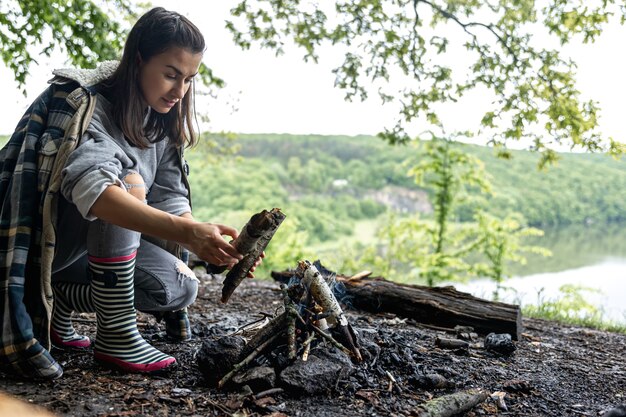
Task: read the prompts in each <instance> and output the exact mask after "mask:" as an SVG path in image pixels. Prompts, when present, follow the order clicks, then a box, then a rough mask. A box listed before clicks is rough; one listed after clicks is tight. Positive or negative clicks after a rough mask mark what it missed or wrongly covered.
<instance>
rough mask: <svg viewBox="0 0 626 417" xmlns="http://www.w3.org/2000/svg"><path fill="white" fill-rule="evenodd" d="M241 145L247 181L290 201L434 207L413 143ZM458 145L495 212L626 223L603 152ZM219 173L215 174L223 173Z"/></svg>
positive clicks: (615, 166)
mask: <svg viewBox="0 0 626 417" xmlns="http://www.w3.org/2000/svg"><path fill="white" fill-rule="evenodd" d="M238 143H239V144H240V145H241V150H240V152H239V156H240V157H241V162H240V163H239V164H237V168H236V170H237V171H238V172H239V173H240V174H242V175H243V172H249V176H246V177H247V179H248V180H249V181H251V180H252V179H253V178H254V182H256V183H258V184H259V185H260V188H263V187H262V184H264V183H266V182H267V181H270V182H271V183H272V184H273V185H272V188H273V193H275V194H277V195H281V196H282V197H283V198H285V199H287V200H299V201H303V200H304V201H306V200H307V199H310V198H311V196H314V195H317V196H318V198H321V197H322V196H325V197H328V196H332V197H333V198H334V199H336V198H348V199H352V198H353V199H356V200H359V201H362V200H363V199H366V200H370V201H371V202H372V203H375V204H376V205H379V204H384V205H387V206H392V205H396V206H399V207H401V208H402V209H401V210H400V211H405V212H406V211H423V212H428V211H429V210H428V209H429V204H428V201H427V194H425V192H426V193H427V192H428V190H421V189H420V188H419V187H418V186H416V185H415V184H414V183H413V180H412V178H409V177H407V175H406V172H407V171H408V167H409V166H410V162H409V164H407V160H409V159H411V160H413V161H417V160H418V159H419V156H420V152H421V151H420V150H419V149H416V148H415V147H412V146H390V145H387V144H386V143H385V142H383V141H382V140H380V139H378V138H376V137H371V136H357V137H348V136H318V135H308V136H294V135H261V134H259V135H239V141H238ZM457 146H459V147H462V148H463V149H464V150H465V151H466V152H468V153H470V154H472V155H474V156H476V157H478V158H480V159H481V160H482V161H483V162H484V163H485V165H486V169H487V172H488V173H489V174H490V175H491V177H492V183H493V185H494V191H495V193H494V195H493V196H492V197H490V198H488V199H486V200H484V201H482V202H480V203H475V204H480V205H482V206H483V207H484V208H486V209H487V210H489V211H491V212H494V213H498V214H504V213H506V212H509V211H512V210H515V211H519V212H521V213H522V214H524V216H525V217H526V218H527V220H528V221H529V222H530V224H532V225H535V226H546V225H563V224H583V223H592V222H602V223H606V222H621V221H624V220H626V199H624V198H623V197H622V192H623V190H624V189H626V166H625V165H624V163H623V162H620V161H616V160H614V159H612V158H610V157H608V156H605V155H599V154H561V160H560V161H559V162H558V163H557V165H555V166H552V167H550V168H549V169H548V170H547V171H539V170H538V168H537V162H538V155H537V154H534V153H531V152H527V151H512V154H513V159H512V160H503V159H499V158H497V157H496V156H495V155H494V152H493V150H492V149H491V148H488V147H483V146H477V145H468V144H461V143H459V144H458V145H457ZM194 156H195V155H194ZM229 167H230V169H235V168H234V165H233V163H232V162H226V163H225V164H224V165H223V166H221V167H220V170H225V171H224V173H223V174H224V175H225V174H226V172H228V170H229ZM252 167H256V168H254V169H251V168H252ZM213 168H217V167H213ZM218 171H219V170H218ZM218 171H214V172H213V174H212V175H216V176H221V175H222V173H220V172H218ZM231 175H232V174H231ZM222 181H226V183H228V180H227V179H226V178H222V179H221V180H220V182H222ZM233 186H235V187H237V185H234V184H233ZM228 189H229V188H228V187H226V188H225V189H224V191H226V190H228ZM250 191H251V192H252V194H254V191H253V190H250ZM258 191H261V190H258ZM226 192H227V191H226ZM394 196H395V199H394ZM407 196H411V197H409V198H408V199H407ZM202 200H204V201H206V200H205V199H204V198H203V199H202ZM399 200H404V203H400V202H399ZM206 202H207V203H208V201H206ZM201 204H202V203H201ZM376 211H377V210H376ZM470 212H471V210H470V208H469V207H460V208H459V211H458V219H459V220H461V221H463V220H470V214H469V213H470Z"/></svg>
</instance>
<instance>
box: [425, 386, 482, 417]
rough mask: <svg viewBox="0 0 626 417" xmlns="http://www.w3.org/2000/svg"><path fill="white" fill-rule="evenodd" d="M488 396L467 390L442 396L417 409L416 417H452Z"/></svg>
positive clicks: (480, 392)
mask: <svg viewBox="0 0 626 417" xmlns="http://www.w3.org/2000/svg"><path fill="white" fill-rule="evenodd" d="M488 396H489V395H488V394H487V393H486V392H483V391H479V390H467V391H460V392H455V393H454V394H448V395H444V396H441V397H438V398H435V399H432V400H430V401H428V402H425V403H423V404H421V405H419V406H418V407H417V410H416V411H417V415H418V417H452V416H456V415H458V414H461V413H463V412H465V411H468V410H470V409H472V408H474V407H475V406H476V405H478V404H480V403H481V402H483V401H485V400H486V399H487V397H488Z"/></svg>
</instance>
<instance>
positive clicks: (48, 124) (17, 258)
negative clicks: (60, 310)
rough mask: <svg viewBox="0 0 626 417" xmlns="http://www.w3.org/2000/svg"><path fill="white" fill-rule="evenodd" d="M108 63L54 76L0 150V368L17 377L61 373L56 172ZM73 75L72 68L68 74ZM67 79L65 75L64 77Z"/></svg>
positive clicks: (79, 133)
mask: <svg viewBox="0 0 626 417" xmlns="http://www.w3.org/2000/svg"><path fill="white" fill-rule="evenodd" d="M116 65H117V64H116V63H112V62H105V63H103V64H102V65H101V66H100V67H99V68H98V69H96V70H83V71H80V70H78V71H77V72H76V74H77V76H76V77H73V78H68V77H67V75H68V73H67V72H65V73H64V72H63V71H60V72H55V74H56V75H57V77H56V78H54V79H53V80H51V83H52V84H51V85H50V87H48V89H46V90H45V91H44V92H43V93H42V94H41V95H40V96H39V97H38V98H37V99H36V100H35V101H34V102H33V103H32V105H31V106H30V107H29V108H28V110H27V111H26V113H25V114H24V116H23V117H22V119H21V120H20V122H19V123H18V125H17V128H16V130H15V132H14V133H13V135H12V136H11V138H10V139H9V141H8V143H7V144H6V145H5V146H4V147H3V148H2V150H0V167H1V170H0V201H1V202H2V206H1V208H0V325H1V326H2V327H1V330H2V331H1V333H0V367H1V368H2V369H3V370H4V371H11V372H13V373H18V374H20V375H22V376H28V377H39V378H47V379H51V378H56V377H59V376H61V374H62V373H63V371H62V368H61V366H60V365H59V364H58V363H57V362H56V361H55V360H54V359H53V358H52V356H50V353H49V352H48V350H49V349H50V340H49V325H50V316H51V313H52V303H53V295H52V287H51V275H52V259H53V257H54V247H55V241H56V236H55V229H54V226H55V224H56V217H57V202H58V196H59V187H60V184H61V170H62V169H63V167H64V165H65V162H66V160H67V158H68V156H69V154H70V153H71V152H72V151H73V150H74V149H75V147H76V146H77V143H78V141H79V139H80V138H81V137H82V135H83V133H84V131H85V130H86V129H87V126H88V125H89V121H90V120H91V116H92V115H93V110H94V107H95V103H96V94H95V93H96V92H95V89H94V88H93V86H94V85H95V84H97V83H98V82H100V81H102V80H103V79H105V78H107V77H108V76H110V75H111V73H112V72H113V70H114V69H115V66H116ZM74 71H76V70H74ZM70 77H71V74H70Z"/></svg>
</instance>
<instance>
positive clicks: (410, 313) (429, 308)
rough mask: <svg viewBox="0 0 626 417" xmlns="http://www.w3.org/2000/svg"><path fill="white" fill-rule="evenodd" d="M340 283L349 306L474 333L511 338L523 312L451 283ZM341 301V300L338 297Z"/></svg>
mask: <svg viewBox="0 0 626 417" xmlns="http://www.w3.org/2000/svg"><path fill="white" fill-rule="evenodd" d="M292 276H293V272H291V271H286V272H275V271H272V278H274V279H275V280H277V281H279V282H287V281H288V280H289V279H290V278H291V277H292ZM336 279H337V281H338V282H341V283H343V285H344V289H345V296H346V297H347V298H348V299H349V300H350V307H351V308H354V309H359V310H363V311H368V312H371V313H376V314H377V313H393V314H396V315H398V316H400V317H406V318H409V319H413V320H415V321H417V322H418V323H423V324H425V325H434V326H437V327H440V328H445V329H450V330H452V329H454V328H455V326H459V325H461V326H471V327H473V328H474V330H475V331H476V332H477V333H481V334H485V335H486V334H488V333H491V332H493V333H509V334H510V335H511V337H512V338H513V340H519V338H520V336H521V334H522V329H523V327H522V313H521V310H520V307H519V306H518V305H513V304H506V303H501V302H496V301H488V300H484V299H481V298H478V297H474V296H473V295H471V294H467V293H464V292H461V291H457V290H456V289H454V287H426V286H421V285H408V284H399V283H395V282H391V281H387V280H385V279H384V278H381V277H366V278H360V279H349V277H345V276H342V275H337V278H336ZM340 301H341V300H340Z"/></svg>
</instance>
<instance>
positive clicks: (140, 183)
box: [122, 171, 146, 201]
mask: <svg viewBox="0 0 626 417" xmlns="http://www.w3.org/2000/svg"><path fill="white" fill-rule="evenodd" d="M122 182H123V183H124V186H125V187H126V190H127V191H128V193H129V194H130V195H132V196H133V197H135V198H137V199H139V200H140V201H145V200H146V183H145V182H144V180H143V177H142V176H141V175H139V173H137V172H135V171H129V172H128V173H127V174H126V175H125V176H124V177H123V178H122Z"/></svg>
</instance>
